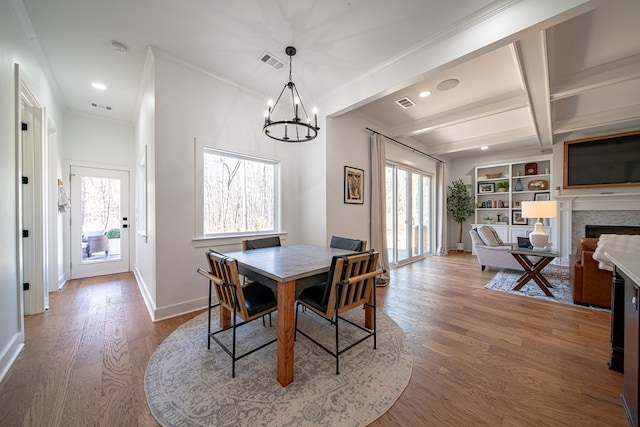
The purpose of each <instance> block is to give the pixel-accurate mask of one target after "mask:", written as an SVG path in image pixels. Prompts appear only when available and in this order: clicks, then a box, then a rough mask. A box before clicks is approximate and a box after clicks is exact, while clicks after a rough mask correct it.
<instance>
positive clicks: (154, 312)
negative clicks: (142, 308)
mask: <svg viewBox="0 0 640 427" xmlns="http://www.w3.org/2000/svg"><path fill="white" fill-rule="evenodd" d="M133 274H134V276H135V278H136V282H138V289H140V293H141V294H142V299H143V300H144V304H145V305H146V307H147V311H148V312H149V316H150V317H151V321H152V322H157V321H159V320H165V319H170V318H172V317H176V316H180V315H182V314H187V313H191V312H194V311H198V310H202V309H203V308H206V307H207V304H208V303H209V298H208V297H205V298H198V299H195V300H191V301H186V302H181V303H179V304H175V305H170V306H166V307H160V308H158V307H156V304H155V301H154V300H153V298H152V297H151V294H150V293H149V290H148V288H147V286H146V283H145V282H144V280H143V279H142V276H141V274H140V272H139V271H138V269H137V268H134V269H133Z"/></svg>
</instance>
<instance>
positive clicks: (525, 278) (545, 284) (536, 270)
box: [509, 248, 560, 298]
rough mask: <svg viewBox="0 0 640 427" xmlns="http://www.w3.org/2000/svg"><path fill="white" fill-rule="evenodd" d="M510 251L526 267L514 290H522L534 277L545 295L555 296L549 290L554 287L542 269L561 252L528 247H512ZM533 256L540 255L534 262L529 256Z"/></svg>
mask: <svg viewBox="0 0 640 427" xmlns="http://www.w3.org/2000/svg"><path fill="white" fill-rule="evenodd" d="M509 253H510V254H511V255H513V257H514V258H515V259H516V261H518V264H520V265H521V266H522V268H524V274H522V276H520V278H518V282H517V284H516V286H515V287H514V288H513V290H514V291H517V290H520V288H522V287H523V286H524V285H526V284H527V283H528V282H529V280H531V279H533V280H534V281H535V282H536V284H537V285H538V286H539V287H540V289H542V292H544V293H545V295H547V296H549V297H552V298H553V294H552V293H551V291H550V290H549V288H553V286H552V285H551V283H549V281H548V280H547V279H546V278H545V277H544V276H543V275H542V269H543V268H545V267H546V266H547V265H548V264H549V263H550V262H551V261H553V259H554V258H556V257H559V256H560V253H559V252H553V251H539V250H538V251H536V250H533V249H526V248H518V249H512V250H510V251H509ZM531 256H535V257H538V259H537V260H536V261H535V262H534V261H532V260H531V258H529V257H531Z"/></svg>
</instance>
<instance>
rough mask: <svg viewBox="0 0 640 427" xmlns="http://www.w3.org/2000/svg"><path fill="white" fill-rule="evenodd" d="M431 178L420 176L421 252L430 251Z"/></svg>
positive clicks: (427, 252) (426, 252)
mask: <svg viewBox="0 0 640 427" xmlns="http://www.w3.org/2000/svg"><path fill="white" fill-rule="evenodd" d="M430 230H431V178H430V177H428V176H423V177H422V253H424V254H429V253H431V243H430V237H429V231H430Z"/></svg>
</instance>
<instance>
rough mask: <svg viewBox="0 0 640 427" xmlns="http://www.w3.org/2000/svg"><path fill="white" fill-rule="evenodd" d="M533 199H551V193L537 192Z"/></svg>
mask: <svg viewBox="0 0 640 427" xmlns="http://www.w3.org/2000/svg"><path fill="white" fill-rule="evenodd" d="M533 200H551V194H550V193H535V194H534V195H533Z"/></svg>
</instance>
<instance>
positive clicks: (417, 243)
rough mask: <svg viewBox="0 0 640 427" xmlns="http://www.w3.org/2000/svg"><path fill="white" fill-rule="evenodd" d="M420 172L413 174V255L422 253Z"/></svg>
mask: <svg viewBox="0 0 640 427" xmlns="http://www.w3.org/2000/svg"><path fill="white" fill-rule="evenodd" d="M420 178H421V177H420V174H417V173H415V172H414V173H412V174H411V248H412V253H413V255H414V256H415V255H419V254H421V253H422V239H421V238H420V236H421V234H422V221H420V217H421V215H420V212H421V211H422V206H421V205H422V198H421V197H420V190H421V186H422V180H421V179H420Z"/></svg>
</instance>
